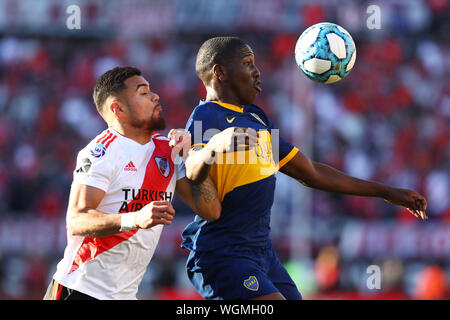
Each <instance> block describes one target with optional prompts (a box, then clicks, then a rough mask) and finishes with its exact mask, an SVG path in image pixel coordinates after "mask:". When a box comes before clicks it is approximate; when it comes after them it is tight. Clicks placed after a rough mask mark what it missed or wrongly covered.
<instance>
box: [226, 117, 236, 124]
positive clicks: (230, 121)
mask: <svg viewBox="0 0 450 320" xmlns="http://www.w3.org/2000/svg"><path fill="white" fill-rule="evenodd" d="M234 119H236V117H233V118H231V119H228V118H227V122H228V123H232V122H233V121H234Z"/></svg>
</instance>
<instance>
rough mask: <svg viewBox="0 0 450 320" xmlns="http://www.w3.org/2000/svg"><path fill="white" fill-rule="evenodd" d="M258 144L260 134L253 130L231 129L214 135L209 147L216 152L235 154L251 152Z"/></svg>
mask: <svg viewBox="0 0 450 320" xmlns="http://www.w3.org/2000/svg"><path fill="white" fill-rule="evenodd" d="M257 143H258V132H256V130H255V129H252V128H238V127H230V128H227V129H225V130H223V131H222V132H220V133H218V134H216V135H214V136H213V137H212V138H211V140H209V142H208V144H207V145H208V147H209V148H210V149H211V150H212V151H214V152H221V153H226V152H234V151H243V150H250V149H253V148H255V147H256V144H257Z"/></svg>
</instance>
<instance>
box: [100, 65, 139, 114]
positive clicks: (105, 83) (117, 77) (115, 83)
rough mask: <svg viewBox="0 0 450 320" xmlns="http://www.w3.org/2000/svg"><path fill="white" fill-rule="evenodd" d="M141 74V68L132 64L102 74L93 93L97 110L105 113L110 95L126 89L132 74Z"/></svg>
mask: <svg viewBox="0 0 450 320" xmlns="http://www.w3.org/2000/svg"><path fill="white" fill-rule="evenodd" d="M141 74H142V72H141V70H139V69H138V68H136V67H130V66H126V67H115V68H114V69H111V70H109V71H106V72H105V73H104V74H102V75H101V76H100V78H99V79H98V80H97V83H96V84H95V87H94V93H93V94H92V97H93V99H94V103H95V106H96V107H97V111H98V112H99V113H100V114H101V115H103V105H104V104H105V101H106V99H107V98H108V97H109V96H110V95H113V96H116V95H117V94H119V93H120V91H122V90H123V89H125V80H127V79H128V78H131V77H132V76H140V75H141Z"/></svg>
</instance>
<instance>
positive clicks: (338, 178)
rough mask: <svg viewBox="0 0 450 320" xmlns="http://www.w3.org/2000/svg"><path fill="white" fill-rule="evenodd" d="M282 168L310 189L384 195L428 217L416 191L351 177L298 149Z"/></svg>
mask: <svg viewBox="0 0 450 320" xmlns="http://www.w3.org/2000/svg"><path fill="white" fill-rule="evenodd" d="M280 171H281V172H283V173H285V174H287V175H288V176H290V177H292V178H294V179H296V180H298V181H299V182H300V183H302V184H304V185H305V186H308V187H311V188H315V189H320V190H324V191H329V192H336V193H343V194H349V195H357V196H367V197H378V198H382V199H384V200H386V201H387V202H389V203H392V204H396V205H401V206H404V207H405V208H406V209H408V211H409V212H411V213H412V214H413V215H414V216H415V217H416V218H421V219H422V220H427V219H428V217H427V215H426V214H425V210H426V207H427V201H426V199H425V198H424V197H423V196H422V195H420V194H418V193H417V192H415V191H412V190H408V189H400V188H394V187H391V186H388V185H385V184H382V183H378V182H373V181H367V180H362V179H358V178H354V177H351V176H349V175H346V174H345V173H343V172H341V171H339V170H336V169H334V168H332V167H330V166H328V165H325V164H323V163H319V162H314V161H311V160H310V159H309V158H308V157H306V156H305V155H304V154H302V153H301V152H298V153H297V154H296V155H295V156H294V157H293V158H292V159H291V160H290V161H289V162H288V163H286V164H285V165H284V166H283V167H282V168H281V169H280Z"/></svg>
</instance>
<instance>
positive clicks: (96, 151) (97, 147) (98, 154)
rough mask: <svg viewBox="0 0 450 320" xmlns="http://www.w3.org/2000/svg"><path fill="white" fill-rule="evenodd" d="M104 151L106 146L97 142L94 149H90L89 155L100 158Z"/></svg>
mask: <svg viewBox="0 0 450 320" xmlns="http://www.w3.org/2000/svg"><path fill="white" fill-rule="evenodd" d="M105 153H106V147H105V145H104V144H101V143H97V144H96V145H95V147H94V149H91V155H92V156H93V157H95V158H101V157H103V156H104V155H105Z"/></svg>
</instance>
